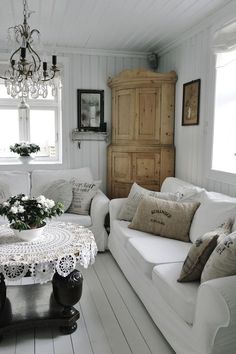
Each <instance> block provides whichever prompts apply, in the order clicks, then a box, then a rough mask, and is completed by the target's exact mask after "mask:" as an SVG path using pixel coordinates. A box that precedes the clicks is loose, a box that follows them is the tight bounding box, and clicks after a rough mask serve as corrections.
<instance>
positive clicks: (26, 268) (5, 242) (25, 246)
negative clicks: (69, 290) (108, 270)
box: [0, 222, 97, 283]
mask: <svg viewBox="0 0 236 354" xmlns="http://www.w3.org/2000/svg"><path fill="white" fill-rule="evenodd" d="M96 254H97V245H96V242H95V239H94V236H93V233H92V232H91V231H90V230H89V229H87V228H85V227H84V226H79V225H76V224H72V223H64V222H51V223H49V224H48V225H47V226H46V227H45V229H44V231H43V234H42V235H41V236H40V237H38V238H37V239H35V240H33V241H31V242H26V241H22V240H21V239H19V238H18V237H16V236H15V235H14V233H13V231H12V230H11V229H10V227H9V225H1V226H0V272H1V273H2V274H3V275H4V277H5V278H6V279H7V280H17V279H20V278H22V277H24V276H25V275H26V274H27V273H28V272H29V273H30V275H31V276H34V277H36V279H37V280H38V281H39V282H40V283H44V282H47V281H49V280H51V279H52V277H53V274H54V273H55V272H57V273H58V274H59V275H61V276H63V277H66V276H67V275H69V274H70V273H71V272H72V271H73V270H74V269H75V267H76V264H80V265H81V266H83V267H84V268H87V267H88V266H89V264H93V263H94V261H95V256H96Z"/></svg>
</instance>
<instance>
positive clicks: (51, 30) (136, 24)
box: [0, 0, 234, 52]
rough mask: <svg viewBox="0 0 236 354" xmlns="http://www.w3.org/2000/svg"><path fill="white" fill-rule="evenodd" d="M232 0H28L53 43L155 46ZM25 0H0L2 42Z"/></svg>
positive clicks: (19, 16)
mask: <svg viewBox="0 0 236 354" xmlns="http://www.w3.org/2000/svg"><path fill="white" fill-rule="evenodd" d="M232 1H234V0H232ZM229 2H231V0H28V3H29V9H30V10H34V11H35V13H34V14H33V15H32V16H31V17H30V19H29V24H30V26H31V28H33V27H35V28H37V29H39V30H40V32H41V38H42V42H43V43H44V44H47V45H49V46H51V47H56V46H60V47H75V48H86V49H106V50H121V51H136V52H137V51H138V52H150V51H154V50H157V51H158V49H160V48H162V47H163V46H165V45H167V44H168V43H171V42H172V41H174V40H175V39H178V38H179V37H180V36H181V34H183V33H184V32H185V31H186V30H188V29H190V28H191V27H193V26H195V25H197V24H198V23H199V22H201V21H202V20H204V19H205V18H206V17H208V16H210V15H211V14H213V13H214V12H216V11H217V10H219V9H220V8H222V7H224V6H226V5H227V3H229ZM22 12H23V9H22V0H0V43H1V44H2V43H3V41H5V40H6V37H7V28H8V27H9V26H13V25H16V24H20V23H22V19H23V15H22Z"/></svg>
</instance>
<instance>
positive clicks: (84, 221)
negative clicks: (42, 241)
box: [52, 213, 92, 227]
mask: <svg viewBox="0 0 236 354" xmlns="http://www.w3.org/2000/svg"><path fill="white" fill-rule="evenodd" d="M52 220H53V221H59V222H72V223H74V224H79V225H82V226H86V227H89V226H91V225H92V220H91V217H90V216H89V215H78V214H71V213H64V214H62V215H60V216H58V217H55V218H53V219H52Z"/></svg>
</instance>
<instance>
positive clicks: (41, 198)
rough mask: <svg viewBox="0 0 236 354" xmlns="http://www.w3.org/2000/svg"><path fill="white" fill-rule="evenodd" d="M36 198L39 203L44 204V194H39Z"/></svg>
mask: <svg viewBox="0 0 236 354" xmlns="http://www.w3.org/2000/svg"><path fill="white" fill-rule="evenodd" d="M36 200H37V202H38V203H39V204H42V205H44V204H45V200H46V198H45V197H44V195H40V196H39V197H37V198H36Z"/></svg>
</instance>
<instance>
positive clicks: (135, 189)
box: [118, 183, 178, 221]
mask: <svg viewBox="0 0 236 354" xmlns="http://www.w3.org/2000/svg"><path fill="white" fill-rule="evenodd" d="M145 196H146V197H147V196H149V197H153V198H159V199H165V200H175V201H177V200H178V195H177V194H174V193H168V192H167V193H161V192H155V191H151V190H149V189H146V188H143V187H141V186H139V185H138V184H137V183H133V185H132V187H131V190H130V192H129V195H128V198H127V199H126V201H125V202H124V204H123V206H122V208H121V210H120V213H119V215H118V218H119V219H120V220H126V221H131V220H132V219H133V217H134V214H135V212H136V210H137V207H138V204H139V202H140V200H141V199H142V198H143V197H145Z"/></svg>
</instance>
